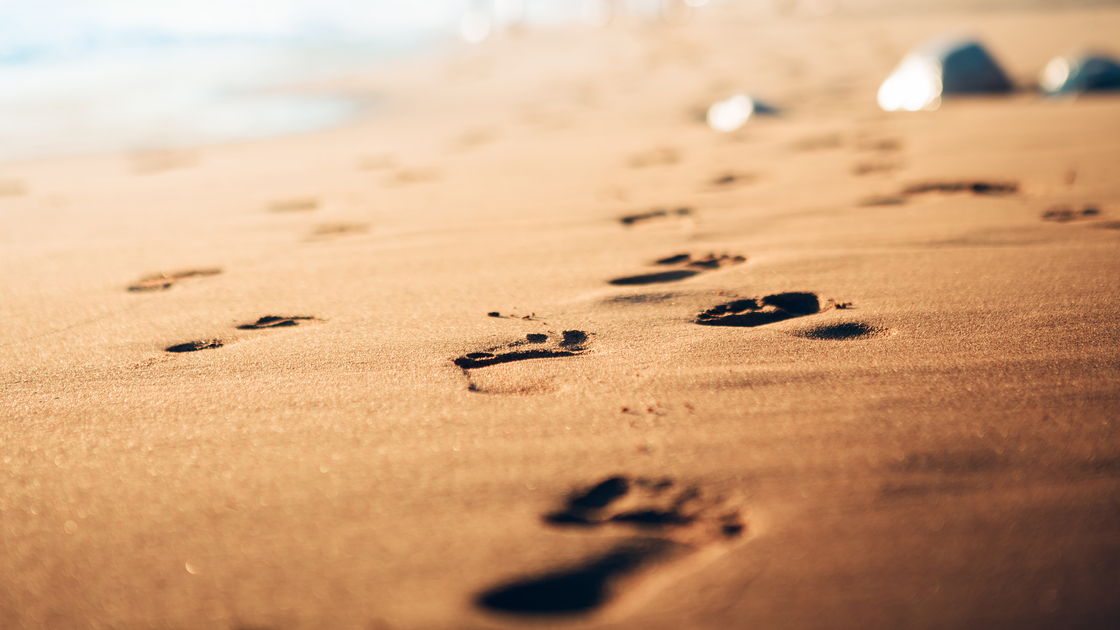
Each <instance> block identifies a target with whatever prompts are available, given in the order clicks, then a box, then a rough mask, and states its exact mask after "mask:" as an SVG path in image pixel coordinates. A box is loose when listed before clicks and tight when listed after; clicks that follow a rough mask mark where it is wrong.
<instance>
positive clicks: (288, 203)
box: [268, 197, 319, 214]
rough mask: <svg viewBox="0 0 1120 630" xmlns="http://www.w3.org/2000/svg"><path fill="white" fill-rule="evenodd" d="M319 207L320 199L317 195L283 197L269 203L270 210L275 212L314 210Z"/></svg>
mask: <svg viewBox="0 0 1120 630" xmlns="http://www.w3.org/2000/svg"><path fill="white" fill-rule="evenodd" d="M318 209H319V200H318V199H316V198H315V197H297V198H293V199H281V200H279V201H273V202H272V203H270V204H268V211H269V212H274V213H278V214H280V213H288V212H314V211H315V210H318Z"/></svg>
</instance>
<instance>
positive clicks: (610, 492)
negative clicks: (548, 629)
mask: <svg viewBox="0 0 1120 630" xmlns="http://www.w3.org/2000/svg"><path fill="white" fill-rule="evenodd" d="M544 520H545V523H548V524H550V525H555V526H560V527H569V526H579V527H581V528H596V527H600V526H603V527H611V528H614V529H617V528H620V527H621V528H624V529H629V530H631V531H634V532H636V533H637V534H638V535H636V536H633V537H632V538H629V539H628V540H626V541H624V542H622V543H620V544H618V545H616V546H615V547H613V548H612V549H611V550H610V551H607V552H606V553H603V554H599V555H596V556H592V557H591V558H588V559H586V560H584V561H583V562H580V563H578V564H575V565H568V566H564V567H561V568H559V569H555V570H552V571H547V572H544V573H541V574H537V575H530V576H527V577H524V578H521V579H518V580H514V581H513V582H508V583H506V584H502V585H499V586H497V587H495V588H493V589H489V590H487V591H485V592H483V593H482V594H481V595H479V596H478V600H477V602H478V605H479V606H481V607H482V608H486V609H489V610H491V611H495V612H500V613H508V614H519V615H542V616H544V615H553V616H560V615H578V614H589V613H593V612H596V611H597V610H598V609H600V608H602V607H605V606H606V605H608V604H609V603H610V602H611V600H613V599H614V598H615V597H617V596H620V595H622V594H623V593H624V591H626V590H629V589H628V587H629V586H630V585H631V584H632V583H634V582H636V581H638V580H641V579H642V576H643V575H645V574H647V573H649V572H651V571H650V570H651V569H655V568H658V566H659V565H664V567H666V568H667V567H668V565H670V564H674V563H675V561H676V560H678V559H682V558H684V557H686V556H690V555H691V554H693V553H694V552H696V551H698V550H700V549H701V548H703V547H706V546H709V545H713V544H726V543H728V542H731V541H736V540H741V539H742V535H743V533H744V531H745V525H744V524H743V521H742V518H741V515H740V513H739V510H738V509H737V508H736V507H734V506H732V505H730V504H728V503H727V502H726V501H725V500H723V499H720V498H718V497H712V496H705V494H704V493H703V492H701V491H700V490H699V489H698V488H696V487H693V486H681V485H678V484H675V483H674V482H673V481H672V480H670V479H658V480H652V479H645V478H642V477H634V478H631V477H624V476H621V475H619V476H613V477H609V478H607V479H605V480H603V481H601V482H599V483H598V484H596V485H594V486H592V487H591V488H588V489H585V490H580V491H577V492H575V493H573V494H572V495H570V496H569V497H568V499H567V500H566V501H565V503H564V506H563V508H562V509H560V510H558V511H556V512H553V513H550V514H547V515H545V517H544Z"/></svg>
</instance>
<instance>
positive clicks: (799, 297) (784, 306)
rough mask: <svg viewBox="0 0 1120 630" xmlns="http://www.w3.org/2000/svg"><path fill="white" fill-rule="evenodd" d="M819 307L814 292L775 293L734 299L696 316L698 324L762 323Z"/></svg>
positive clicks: (799, 315)
mask: <svg viewBox="0 0 1120 630" xmlns="http://www.w3.org/2000/svg"><path fill="white" fill-rule="evenodd" d="M820 311H821V303H820V299H819V298H818V297H817V294H816V293H800V292H798V293H776V294H774V295H767V296H766V297H763V298H749V299H742V300H735V301H733V302H728V303H726V304H720V305H719V306H714V307H712V308H710V309H708V310H706V311H704V312H703V313H700V314H699V315H697V316H696V323H697V324H700V325H702V326H735V327H744V328H750V327H754V326H764V325H766V324H773V323H774V322H780V321H784V320H787V319H793V318H795V317H805V316H806V315H814V314H816V313H819V312H820Z"/></svg>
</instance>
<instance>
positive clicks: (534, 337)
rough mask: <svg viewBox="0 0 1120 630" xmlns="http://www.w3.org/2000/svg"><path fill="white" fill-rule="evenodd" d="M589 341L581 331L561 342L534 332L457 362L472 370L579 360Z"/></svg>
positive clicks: (569, 332)
mask: <svg viewBox="0 0 1120 630" xmlns="http://www.w3.org/2000/svg"><path fill="white" fill-rule="evenodd" d="M589 340H590V337H589V335H588V334H587V333H585V332H583V331H582V330H565V331H564V332H563V334H562V336H561V338H560V339H554V340H550V337H549V336H548V335H545V334H543V333H533V334H529V335H526V336H525V339H524V340H522V341H515V342H513V343H510V344H506V345H504V346H497V347H494V348H487V349H486V350H484V351H482V352H471V353H469V354H466V355H463V356H461V357H459V358H457V359H455V360H454V363H455V365H457V366H459V367H461V368H463V369H464V370H471V369H477V368H484V367H489V366H491V365H499V364H501V363H511V362H513V361H526V360H528V359H551V358H556V357H576V356H580V355H582V354H586V353H587V352H588V348H587V344H588V342H589Z"/></svg>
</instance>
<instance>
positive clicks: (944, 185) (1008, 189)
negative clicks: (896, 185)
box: [902, 181, 1019, 195]
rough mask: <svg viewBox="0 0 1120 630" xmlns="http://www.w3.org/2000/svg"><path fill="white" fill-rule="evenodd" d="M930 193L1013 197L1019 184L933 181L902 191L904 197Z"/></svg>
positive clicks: (912, 185)
mask: <svg viewBox="0 0 1120 630" xmlns="http://www.w3.org/2000/svg"><path fill="white" fill-rule="evenodd" d="M931 192H944V193H954V192H970V193H972V194H974V195H1013V194H1015V193H1017V192H1019V183H1018V182H1010V181H1009V182H989V181H934V182H923V183H920V184H911V185H910V186H907V187H906V188H904V189H903V190H902V194H904V195H920V194H923V193H931Z"/></svg>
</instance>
